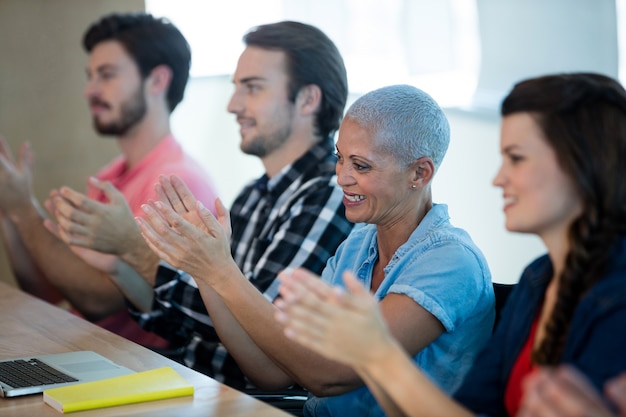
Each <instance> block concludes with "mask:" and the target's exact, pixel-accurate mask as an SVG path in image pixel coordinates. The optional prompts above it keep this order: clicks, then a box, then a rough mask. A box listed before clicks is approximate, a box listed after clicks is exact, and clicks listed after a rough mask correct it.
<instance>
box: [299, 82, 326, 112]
mask: <svg viewBox="0 0 626 417" xmlns="http://www.w3.org/2000/svg"><path fill="white" fill-rule="evenodd" d="M321 104H322V90H321V89H320V87H319V86H318V85H316V84H309V85H305V86H304V87H302V88H301V89H300V91H298V95H297V96H296V106H297V107H298V108H299V109H300V112H301V113H302V114H303V115H305V116H309V115H312V114H314V113H316V112H317V110H318V109H319V107H320V106H321Z"/></svg>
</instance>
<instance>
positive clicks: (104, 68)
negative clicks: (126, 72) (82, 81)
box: [85, 64, 119, 75]
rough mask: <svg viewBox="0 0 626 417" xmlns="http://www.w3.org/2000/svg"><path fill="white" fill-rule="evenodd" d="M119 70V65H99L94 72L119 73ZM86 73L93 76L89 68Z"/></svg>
mask: <svg viewBox="0 0 626 417" xmlns="http://www.w3.org/2000/svg"><path fill="white" fill-rule="evenodd" d="M118 69H119V67H118V66H117V65H114V64H102V65H98V66H97V67H96V68H95V69H94V72H102V71H111V70H113V71H117V70H118ZM85 72H86V73H87V75H89V74H91V70H90V68H89V67H87V68H85Z"/></svg>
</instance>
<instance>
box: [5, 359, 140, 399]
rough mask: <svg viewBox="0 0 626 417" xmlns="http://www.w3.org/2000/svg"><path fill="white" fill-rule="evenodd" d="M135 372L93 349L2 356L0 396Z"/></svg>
mask: <svg viewBox="0 0 626 417" xmlns="http://www.w3.org/2000/svg"><path fill="white" fill-rule="evenodd" d="M132 373H134V371H131V370H130V369H128V368H124V367H123V366H120V365H118V364H116V363H114V362H112V361H110V360H109V359H107V358H105V357H104V356H101V355H99V354H97V353H95V352H91V351H75V352H67V353H56V354H52V355H33V356H28V357H22V358H11V359H2V360H0V396H2V397H16V396H20V395H27V394H36V393H39V392H42V391H44V390H46V389H48V388H57V387H62V386H65V385H72V384H78V383H80V382H89V381H96V380H99V379H106V378H112V377H115V376H121V375H127V374H132Z"/></svg>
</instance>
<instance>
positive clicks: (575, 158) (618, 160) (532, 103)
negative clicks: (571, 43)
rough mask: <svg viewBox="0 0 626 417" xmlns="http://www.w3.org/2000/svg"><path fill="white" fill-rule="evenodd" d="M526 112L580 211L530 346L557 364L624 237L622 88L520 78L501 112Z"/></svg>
mask: <svg viewBox="0 0 626 417" xmlns="http://www.w3.org/2000/svg"><path fill="white" fill-rule="evenodd" d="M516 112H528V113H529V114H531V115H532V116H533V117H534V119H535V121H536V122H537V124H538V125H539V127H540V128H541V129H542V130H543V133H544V136H545V138H546V141H547V142H548V145H549V146H551V147H552V148H553V149H554V151H555V154H556V157H557V161H558V164H559V166H560V167H561V169H562V170H563V171H564V172H565V174H566V175H568V176H569V177H570V178H571V179H572V182H573V183H574V186H575V188H576V190H577V192H578V194H579V196H580V199H581V202H582V207H583V210H582V214H581V215H580V216H579V217H578V218H577V219H575V220H574V221H573V222H572V224H571V225H570V228H569V232H568V239H569V244H570V246H569V247H570V250H569V252H568V254H567V256H566V259H565V266H564V268H563V271H562V273H561V274H560V276H558V277H556V278H555V279H558V280H559V291H558V294H557V299H556V303H555V305H554V310H553V311H552V314H551V316H550V318H549V319H548V322H547V324H546V336H545V338H544V339H543V341H542V343H541V344H540V346H538V347H537V348H536V349H535V351H533V355H532V359H533V362H534V363H536V364H538V365H556V364H557V363H559V361H560V358H561V355H562V352H563V346H564V345H565V341H566V338H567V335H568V332H569V328H570V323H571V320H572V317H573V315H574V311H575V310H576V307H577V305H578V303H579V302H580V300H581V298H582V297H583V296H584V295H585V293H586V291H587V290H588V289H589V288H590V287H592V286H593V285H594V284H595V283H596V282H598V281H599V280H600V279H601V278H602V277H603V276H604V274H605V272H606V271H607V269H608V267H609V265H608V262H609V258H610V255H611V251H612V249H613V247H614V245H615V243H616V241H617V239H618V238H619V237H620V235H624V234H626V91H625V90H624V88H623V87H622V86H621V85H620V84H619V83H618V82H617V81H615V80H614V79H612V78H610V77H607V76H604V75H600V74H594V73H570V74H557V75H549V76H543V77H538V78H533V79H529V80H525V81H522V82H520V83H518V84H516V85H515V86H514V88H513V90H512V91H511V92H510V93H509V94H508V96H507V97H506V98H505V99H504V101H503V103H502V108H501V114H502V116H507V115H510V114H512V113H516Z"/></svg>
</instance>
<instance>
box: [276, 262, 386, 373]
mask: <svg viewBox="0 0 626 417" xmlns="http://www.w3.org/2000/svg"><path fill="white" fill-rule="evenodd" d="M343 277H344V282H345V284H346V287H347V288H348V290H349V292H346V291H344V290H343V289H340V288H339V287H330V286H329V285H328V284H326V283H325V282H323V281H322V280H321V279H320V278H319V277H317V276H316V275H314V274H312V273H310V272H308V271H306V270H304V269H296V270H294V271H293V272H288V271H285V272H283V273H281V274H280V275H279V279H280V281H281V287H280V294H281V296H282V299H278V300H276V305H277V306H278V307H279V311H278V312H277V313H276V319H277V320H278V321H279V322H281V323H283V324H284V325H285V335H286V336H287V337H289V338H290V339H293V340H295V341H297V342H299V343H301V344H302V345H304V346H306V347H308V348H310V349H311V350H313V351H315V352H317V353H319V354H321V355H323V356H326V357H327V358H329V359H333V360H336V361H339V362H342V363H344V364H346V365H350V366H352V367H353V368H355V369H357V370H358V369H359V368H361V367H363V366H365V365H366V364H368V363H370V362H371V361H375V360H378V359H381V358H384V357H385V351H386V349H387V348H388V347H389V345H390V343H389V342H390V340H391V338H392V336H391V335H390V333H389V331H388V329H387V326H386V324H385V321H384V320H383V318H382V315H381V313H380V310H379V308H378V305H377V302H376V300H375V299H374V297H372V295H371V294H370V293H369V292H368V291H367V289H366V288H365V287H364V286H363V285H362V284H361V282H359V281H358V280H357V279H356V277H355V276H354V275H353V274H352V273H350V272H345V273H344V275H343ZM365 347H367V348H365Z"/></svg>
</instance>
